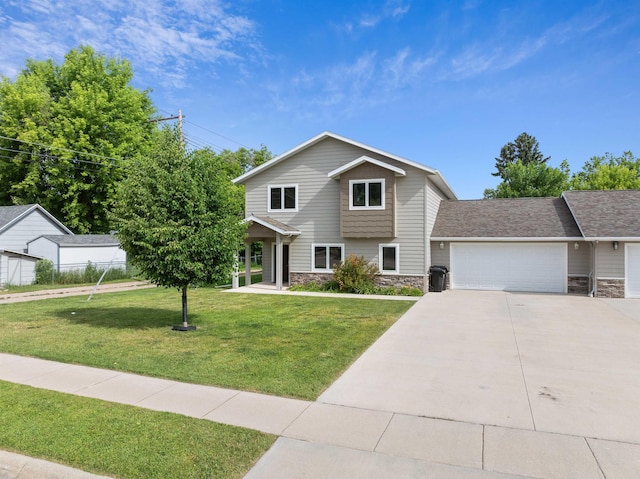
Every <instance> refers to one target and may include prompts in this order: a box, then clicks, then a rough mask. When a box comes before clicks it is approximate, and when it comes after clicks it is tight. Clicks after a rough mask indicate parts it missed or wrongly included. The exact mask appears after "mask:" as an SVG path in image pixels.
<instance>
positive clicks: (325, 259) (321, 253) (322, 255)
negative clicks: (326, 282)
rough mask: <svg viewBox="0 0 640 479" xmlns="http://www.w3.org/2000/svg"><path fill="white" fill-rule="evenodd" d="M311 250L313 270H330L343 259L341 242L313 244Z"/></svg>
mask: <svg viewBox="0 0 640 479" xmlns="http://www.w3.org/2000/svg"><path fill="white" fill-rule="evenodd" d="M311 251H312V258H311V260H312V263H313V269H314V271H331V270H333V269H335V268H336V267H337V266H338V265H339V264H340V263H341V262H342V261H343V259H344V245H342V244H317V245H316V244H314V245H312V247H311Z"/></svg>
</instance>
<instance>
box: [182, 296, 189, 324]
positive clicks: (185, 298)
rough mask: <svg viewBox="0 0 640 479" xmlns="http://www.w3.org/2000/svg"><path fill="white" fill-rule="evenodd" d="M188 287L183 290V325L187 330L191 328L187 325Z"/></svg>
mask: <svg viewBox="0 0 640 479" xmlns="http://www.w3.org/2000/svg"><path fill="white" fill-rule="evenodd" d="M187 287H188V286H185V287H183V288H182V325H183V326H184V327H185V328H186V327H187V326H189V324H188V323H187Z"/></svg>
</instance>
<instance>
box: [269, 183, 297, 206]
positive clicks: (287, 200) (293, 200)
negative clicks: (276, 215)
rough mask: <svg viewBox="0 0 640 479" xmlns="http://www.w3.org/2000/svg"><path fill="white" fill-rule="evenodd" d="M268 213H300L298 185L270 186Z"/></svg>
mask: <svg viewBox="0 0 640 479" xmlns="http://www.w3.org/2000/svg"><path fill="white" fill-rule="evenodd" d="M268 188H269V197H268V199H267V201H268V202H269V205H268V208H267V209H268V211H270V212H271V211H298V185H274V186H272V185H269V187H268Z"/></svg>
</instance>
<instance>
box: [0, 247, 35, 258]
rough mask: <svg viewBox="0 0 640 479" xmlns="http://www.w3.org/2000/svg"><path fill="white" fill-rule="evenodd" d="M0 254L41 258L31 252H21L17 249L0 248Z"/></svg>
mask: <svg viewBox="0 0 640 479" xmlns="http://www.w3.org/2000/svg"><path fill="white" fill-rule="evenodd" d="M0 255H7V256H20V257H23V258H27V259H36V260H38V259H42V257H41V256H35V255H32V254H28V253H21V252H19V251H11V250H8V249H0Z"/></svg>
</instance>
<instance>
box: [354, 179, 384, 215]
mask: <svg viewBox="0 0 640 479" xmlns="http://www.w3.org/2000/svg"><path fill="white" fill-rule="evenodd" d="M384 191H385V190H384V178H379V179H374V180H350V181H349V209H350V210H383V209H384Z"/></svg>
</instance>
